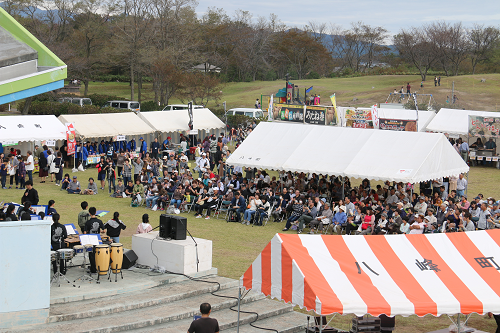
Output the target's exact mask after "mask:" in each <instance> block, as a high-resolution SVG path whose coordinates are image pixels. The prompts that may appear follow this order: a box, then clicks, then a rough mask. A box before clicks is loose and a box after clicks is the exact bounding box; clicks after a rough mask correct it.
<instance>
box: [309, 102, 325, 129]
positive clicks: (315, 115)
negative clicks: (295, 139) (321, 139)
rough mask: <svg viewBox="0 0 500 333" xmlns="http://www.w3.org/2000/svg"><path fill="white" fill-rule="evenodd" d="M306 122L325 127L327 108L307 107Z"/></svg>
mask: <svg viewBox="0 0 500 333" xmlns="http://www.w3.org/2000/svg"><path fill="white" fill-rule="evenodd" d="M305 120H306V123H308V124H316V125H325V124H326V108H324V107H318V106H307V107H306V116H305Z"/></svg>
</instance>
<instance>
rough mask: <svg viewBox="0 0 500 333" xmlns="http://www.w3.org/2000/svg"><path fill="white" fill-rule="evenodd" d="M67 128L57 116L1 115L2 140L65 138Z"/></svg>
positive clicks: (0, 137)
mask: <svg viewBox="0 0 500 333" xmlns="http://www.w3.org/2000/svg"><path fill="white" fill-rule="evenodd" d="M64 139H66V128H65V127H64V125H63V124H61V122H60V121H59V120H57V118H56V116H52V115H46V116H34V115H27V116H5V117H0V142H6V141H13V142H22V141H42V140H64Z"/></svg>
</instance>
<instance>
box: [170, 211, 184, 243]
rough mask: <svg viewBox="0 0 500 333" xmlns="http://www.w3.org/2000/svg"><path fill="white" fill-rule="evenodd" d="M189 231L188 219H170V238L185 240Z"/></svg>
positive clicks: (175, 217) (174, 217) (180, 217)
mask: <svg viewBox="0 0 500 333" xmlns="http://www.w3.org/2000/svg"><path fill="white" fill-rule="evenodd" d="M186 229H187V219H186V218H185V217H182V216H171V217H170V238H172V239H175V240H185V239H186Z"/></svg>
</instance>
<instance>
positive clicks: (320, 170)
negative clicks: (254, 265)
mask: <svg viewBox="0 0 500 333" xmlns="http://www.w3.org/2000/svg"><path fill="white" fill-rule="evenodd" d="M227 163H228V164H229V165H233V166H241V167H255V168H258V169H270V170H284V171H298V172H309V173H313V172H314V173H316V174H322V175H336V176H347V177H355V178H368V179H374V180H390V181H398V182H399V181H402V182H409V183H417V182H421V181H427V180H431V179H436V178H441V177H448V176H451V175H458V174H460V173H462V172H467V171H468V170H469V167H468V166H467V164H466V163H465V162H464V161H463V160H462V159H461V158H460V155H458V154H457V152H456V150H455V149H454V148H453V147H452V146H451V144H450V143H449V142H448V140H447V139H446V137H445V136H444V135H443V134H441V133H419V132H397V131H381V130H374V129H357V128H345V127H333V126H318V125H306V124H289V123H278V122H273V123H264V122H261V123H260V124H259V125H258V126H257V127H256V128H255V130H254V131H253V132H252V133H251V134H250V135H249V136H248V137H247V138H246V139H245V141H243V143H242V144H241V145H240V146H239V147H238V148H237V149H236V150H235V151H234V153H233V154H232V155H231V156H230V157H229V158H228V159H227Z"/></svg>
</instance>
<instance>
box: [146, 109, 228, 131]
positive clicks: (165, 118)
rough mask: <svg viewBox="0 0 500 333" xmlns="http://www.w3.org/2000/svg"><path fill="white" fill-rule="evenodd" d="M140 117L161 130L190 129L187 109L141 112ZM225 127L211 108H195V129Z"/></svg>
mask: <svg viewBox="0 0 500 333" xmlns="http://www.w3.org/2000/svg"><path fill="white" fill-rule="evenodd" d="M139 117H140V118H141V119H143V120H145V121H146V122H147V123H148V124H150V125H151V126H153V127H154V128H155V129H156V130H157V131H159V132H163V133H170V132H178V131H189V126H188V124H189V114H188V111H187V110H174V111H151V112H140V113H139ZM224 127H225V125H224V123H223V122H222V121H221V120H220V119H219V118H217V116H216V115H214V114H213V113H212V111H210V110H209V109H194V110H193V130H211V129H217V128H224Z"/></svg>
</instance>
